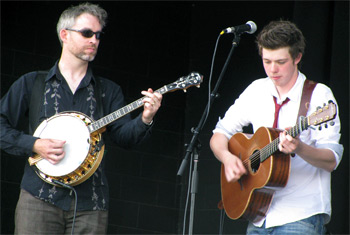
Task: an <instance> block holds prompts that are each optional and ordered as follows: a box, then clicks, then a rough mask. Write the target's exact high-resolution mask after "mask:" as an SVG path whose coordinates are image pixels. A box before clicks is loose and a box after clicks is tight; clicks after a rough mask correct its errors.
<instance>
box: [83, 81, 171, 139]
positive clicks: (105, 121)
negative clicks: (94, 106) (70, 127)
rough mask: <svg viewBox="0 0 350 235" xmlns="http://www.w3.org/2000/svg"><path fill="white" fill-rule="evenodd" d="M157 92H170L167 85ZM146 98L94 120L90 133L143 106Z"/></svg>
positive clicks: (89, 127) (90, 126)
mask: <svg viewBox="0 0 350 235" xmlns="http://www.w3.org/2000/svg"><path fill="white" fill-rule="evenodd" d="M155 92H158V93H160V94H164V93H166V92H168V89H167V87H166V86H163V87H162V88H160V89H158V90H156V91H155ZM144 98H146V96H144V97H142V98H140V99H138V100H135V101H134V102H132V103H130V104H128V105H126V106H124V107H122V108H120V109H118V110H116V111H114V112H113V113H111V114H108V115H107V116H104V117H103V118H101V119H99V120H97V121H95V122H92V123H91V124H90V125H89V126H88V129H89V131H90V133H93V132H95V131H98V130H100V129H102V128H103V127H105V126H107V125H108V124H110V123H112V122H114V121H116V120H117V119H119V118H121V117H123V116H125V115H127V114H128V113H131V112H132V111H134V110H136V109H138V108H140V107H142V106H143V99H144Z"/></svg>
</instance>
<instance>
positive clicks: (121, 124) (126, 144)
mask: <svg viewBox="0 0 350 235" xmlns="http://www.w3.org/2000/svg"><path fill="white" fill-rule="evenodd" d="M102 84H103V85H102V87H103V95H102V96H103V97H104V99H105V100H104V102H103V103H104V110H106V114H110V113H112V112H114V111H116V110H118V109H120V108H122V107H124V106H125V100H124V95H123V92H122V89H121V88H120V86H119V85H117V84H115V83H114V82H112V81H109V80H107V79H103V80H102ZM141 115H142V114H139V115H138V116H136V117H135V118H133V119H132V118H131V115H130V114H126V115H125V116H123V117H121V118H119V119H117V120H116V121H114V122H112V123H111V124H109V125H108V126H107V133H108V135H109V137H110V138H111V139H112V141H113V142H114V143H115V144H117V145H118V146H120V147H122V148H126V149H127V148H131V147H133V146H135V145H137V144H139V143H140V142H142V141H143V140H145V139H147V138H148V137H149V136H150V134H151V130H152V125H150V126H149V125H146V124H144V123H143V122H142V119H141Z"/></svg>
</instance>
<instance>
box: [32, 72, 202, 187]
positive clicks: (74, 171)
mask: <svg viewBox="0 0 350 235" xmlns="http://www.w3.org/2000/svg"><path fill="white" fill-rule="evenodd" d="M202 81H203V76H202V75H200V74H199V73H196V72H192V73H190V74H189V75H187V76H184V77H180V78H179V79H178V80H176V81H175V82H174V83H170V84H168V85H165V86H163V87H161V88H160V89H158V90H156V91H155V92H158V93H160V94H165V93H167V92H172V91H175V90H180V89H182V90H184V92H186V89H187V88H189V87H191V86H197V87H200V83H201V82H202ZM144 98H146V97H145V96H144V97H142V98H140V99H138V100H136V101H134V102H132V103H130V104H128V105H126V106H124V107H122V108H120V109H118V110H116V111H114V112H113V113H111V114H109V115H107V116H105V117H103V118H101V119H99V120H97V121H94V120H93V119H91V118H90V117H88V116H87V115H85V114H84V113H81V112H75V111H66V112H61V113H58V114H56V115H54V116H52V117H50V118H48V119H46V120H44V121H43V122H42V123H40V125H39V126H38V127H37V129H36V130H35V132H34V134H33V136H35V137H39V138H49V139H59V140H65V141H66V143H65V145H64V147H63V149H64V151H65V157H64V158H63V159H62V161H60V162H59V163H57V164H51V163H50V162H49V161H47V160H46V159H44V158H42V157H41V156H40V155H38V154H35V155H34V156H32V157H29V159H28V161H29V164H30V166H33V168H34V170H35V172H36V174H37V175H38V176H39V177H40V178H41V179H42V180H44V181H45V182H47V183H49V184H52V185H59V184H57V183H56V182H57V181H58V182H60V183H64V184H66V185H70V186H75V185H78V184H81V183H83V182H84V181H86V180H87V179H88V178H89V177H90V176H91V175H92V174H93V173H94V172H95V171H96V170H97V168H98V167H99V165H100V163H101V161H102V158H103V153H104V145H103V144H102V133H103V132H104V131H105V130H106V126H107V125H108V124H110V123H112V122H114V121H116V120H117V119H119V118H121V117H123V116H125V115H126V114H128V113H130V112H132V111H134V110H136V109H137V108H140V107H141V106H143V102H142V101H143V99H144Z"/></svg>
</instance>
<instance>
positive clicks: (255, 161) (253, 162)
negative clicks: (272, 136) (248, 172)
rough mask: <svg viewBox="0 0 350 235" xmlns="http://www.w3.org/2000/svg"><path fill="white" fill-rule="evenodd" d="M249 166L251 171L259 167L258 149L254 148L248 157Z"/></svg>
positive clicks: (255, 170)
mask: <svg viewBox="0 0 350 235" xmlns="http://www.w3.org/2000/svg"><path fill="white" fill-rule="evenodd" d="M249 159H250V167H251V169H252V172H253V173H255V172H257V171H258V169H259V167H260V151H259V150H256V151H255V152H254V153H253V154H252V155H251V156H250V157H249Z"/></svg>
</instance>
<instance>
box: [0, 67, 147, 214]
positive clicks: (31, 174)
mask: <svg viewBox="0 0 350 235" xmlns="http://www.w3.org/2000/svg"><path fill="white" fill-rule="evenodd" d="M36 76H37V72H30V73H27V74H25V75H23V76H21V77H20V78H19V79H18V80H17V81H15V82H14V84H13V85H12V86H11V88H10V89H9V91H8V92H7V93H6V94H5V96H4V97H3V98H2V99H1V106H0V115H1V116H0V124H1V148H2V149H3V150H4V151H6V152H8V153H10V154H13V155H21V156H24V157H25V158H24V159H25V161H26V165H25V170H24V175H23V178H22V182H21V188H23V189H25V190H26V191H28V192H29V193H31V194H32V195H33V196H34V197H37V198H39V199H41V200H44V201H47V202H49V203H51V204H53V205H56V206H58V207H59V208H61V209H63V210H69V208H70V205H71V202H72V199H73V196H74V195H72V194H71V192H70V190H69V189H65V188H62V187H57V186H54V185H51V184H48V183H46V182H45V181H43V180H42V179H40V178H39V177H38V176H37V174H36V173H35V171H34V169H33V167H31V166H29V164H28V161H27V158H28V157H29V156H32V155H33V153H32V149H33V145H34V142H35V140H36V139H37V137H33V136H32V135H30V134H29V133H28V132H26V131H20V130H18V126H20V122H21V121H22V120H23V117H24V115H25V114H26V113H27V112H28V109H29V106H30V98H31V94H32V89H33V84H34V80H35V77H36ZM96 79H100V81H101V92H100V94H101V96H102V104H103V109H102V110H103V111H104V114H103V115H107V114H110V113H112V112H114V111H116V110H118V109H120V108H121V107H123V106H124V105H125V103H124V96H123V93H122V90H121V88H120V87H119V86H118V85H117V84H115V83H114V82H112V81H110V80H108V79H105V78H101V77H99V78H97V77H95V76H94V75H93V73H92V70H91V68H90V67H89V68H88V70H87V73H86V75H85V77H84V78H83V79H82V81H81V83H80V85H79V87H78V88H77V90H76V92H75V93H74V94H73V93H72V91H71V90H70V88H69V86H68V84H67V82H66V80H65V79H64V78H63V76H62V75H61V73H60V71H59V69H58V66H57V63H56V64H55V66H53V67H52V68H51V69H50V71H49V72H48V75H47V77H46V79H45V92H44V94H43V95H44V99H43V104H42V108H41V112H40V115H39V116H40V118H39V119H40V120H39V123H40V122H42V121H43V120H45V119H47V118H49V117H51V116H53V115H56V114H59V113H61V112H63V111H78V112H81V113H84V114H86V115H87V116H89V117H90V118H92V119H94V120H98V119H100V118H102V117H103V115H101V114H100V113H99V112H97V109H96V105H97V104H96V98H95V89H96ZM106 134H108V135H109V137H110V138H111V139H112V141H113V142H114V143H116V144H117V145H118V146H120V147H123V148H129V147H131V146H134V145H136V144H138V143H139V142H141V141H142V140H143V139H145V138H147V137H148V136H149V134H150V128H149V126H147V125H145V124H144V123H143V122H142V120H141V115H139V116H138V117H136V118H135V119H131V117H130V115H126V116H123V117H122V118H120V119H117V120H116V121H114V122H112V123H111V124H109V125H108V126H107V132H106ZM103 162H104V159H102V163H101V164H100V166H99V167H98V169H97V170H96V171H95V172H94V174H93V175H92V176H90V177H89V178H88V179H87V180H86V181H85V182H83V183H81V184H79V185H77V186H74V188H75V190H76V191H77V194H78V205H77V209H78V210H80V211H81V210H107V209H108V205H109V197H108V183H107V179H106V175H105V172H104V167H103Z"/></svg>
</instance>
